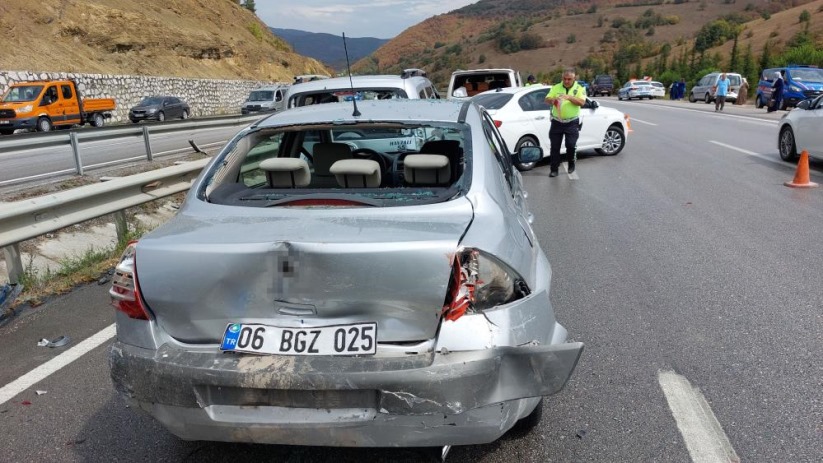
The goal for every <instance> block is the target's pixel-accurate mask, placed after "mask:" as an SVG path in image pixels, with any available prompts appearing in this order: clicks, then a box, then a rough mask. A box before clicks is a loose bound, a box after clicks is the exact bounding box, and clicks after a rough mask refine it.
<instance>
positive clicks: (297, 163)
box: [260, 158, 311, 188]
mask: <svg viewBox="0 0 823 463" xmlns="http://www.w3.org/2000/svg"><path fill="white" fill-rule="evenodd" d="M260 169H262V170H263V171H265V172H266V178H267V179H268V181H269V185H271V187H272V188H295V187H304V186H306V185H308V184H309V182H311V173H310V172H309V165H308V163H306V161H304V160H302V159H299V158H270V159H264V160H262V161H260Z"/></svg>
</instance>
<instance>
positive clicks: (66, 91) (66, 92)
mask: <svg viewBox="0 0 823 463" xmlns="http://www.w3.org/2000/svg"><path fill="white" fill-rule="evenodd" d="M60 90H61V91H62V92H63V99H64V100H70V99H71V98H72V91H71V85H61V86H60Z"/></svg>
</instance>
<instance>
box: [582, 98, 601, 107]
mask: <svg viewBox="0 0 823 463" xmlns="http://www.w3.org/2000/svg"><path fill="white" fill-rule="evenodd" d="M583 107H584V108H588V109H597V108H599V107H600V103H598V102H597V101H595V100H590V99H588V98H586V104H584V105H583Z"/></svg>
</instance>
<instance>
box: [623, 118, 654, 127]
mask: <svg viewBox="0 0 823 463" xmlns="http://www.w3.org/2000/svg"><path fill="white" fill-rule="evenodd" d="M629 120H630V121H632V122H639V123H641V124H646V125H657V124H655V123H654V122H648V121H644V120H640V119H637V118H636V117H630V118H629Z"/></svg>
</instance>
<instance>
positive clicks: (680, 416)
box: [657, 371, 740, 463]
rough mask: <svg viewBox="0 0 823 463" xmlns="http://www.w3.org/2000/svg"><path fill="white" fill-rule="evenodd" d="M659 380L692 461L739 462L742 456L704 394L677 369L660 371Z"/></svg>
mask: <svg viewBox="0 0 823 463" xmlns="http://www.w3.org/2000/svg"><path fill="white" fill-rule="evenodd" d="M657 380H658V382H659V383H660V388H661V389H662V390H663V394H664V395H665V396H666V401H667V402H668V404H669V409H670V410H671V412H672V415H673V416H674V420H675V422H677V429H678V430H679V431H680V434H681V435H682V436H683V440H684V441H685V443H686V448H687V449H688V451H689V455H690V456H691V458H692V461H694V462H695V463H714V462H718V463H719V462H724V463H739V462H740V458H739V457H738V456H737V453H736V452H735V451H734V448H732V444H731V442H729V438H728V437H726V433H724V432H723V428H722V427H721V426H720V422H719V421H717V418H716V417H715V416H714V412H712V409H711V407H710V406H709V403H708V402H707V401H706V398H705V397H703V394H701V393H700V391H699V390H698V389H697V388H696V387H694V386H692V385H691V383H690V382H689V380H688V379H686V378H685V377H684V376H682V375H678V374H677V373H675V372H673V371H659V372H658V373H657Z"/></svg>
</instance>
